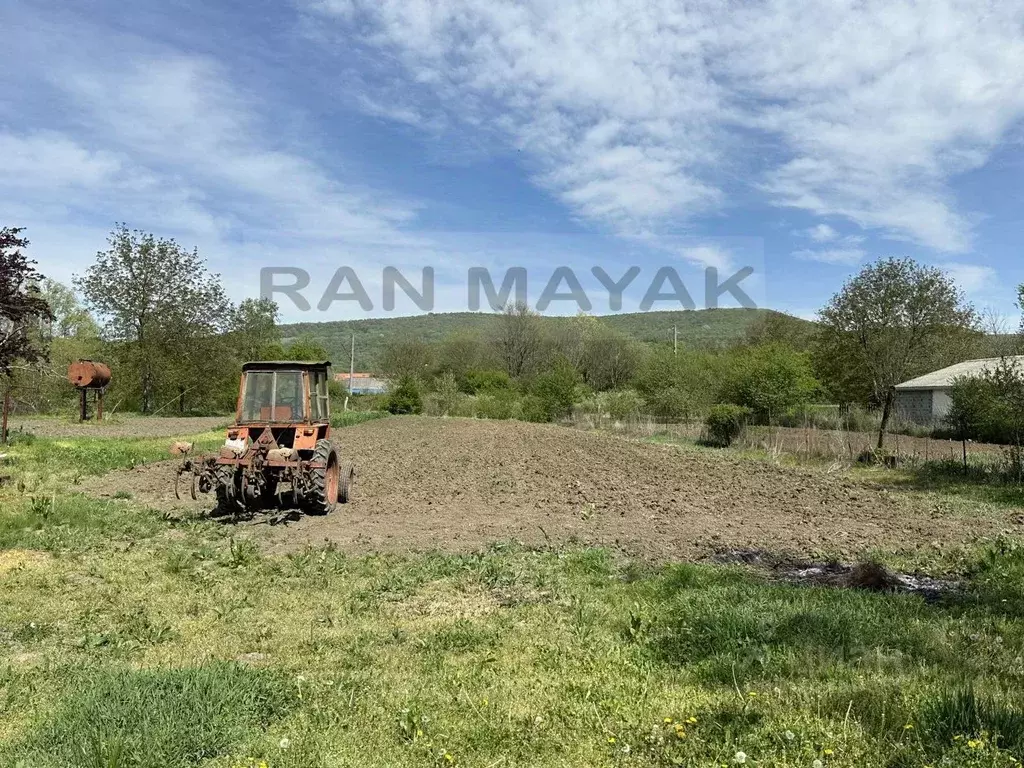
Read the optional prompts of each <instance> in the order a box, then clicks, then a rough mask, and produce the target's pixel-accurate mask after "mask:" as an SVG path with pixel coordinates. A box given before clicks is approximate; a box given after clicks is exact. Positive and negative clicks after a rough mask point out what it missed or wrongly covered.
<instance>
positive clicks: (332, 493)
mask: <svg viewBox="0 0 1024 768" xmlns="http://www.w3.org/2000/svg"><path fill="white" fill-rule="evenodd" d="M313 462H314V463H316V464H319V465H320V466H318V467H312V468H311V469H310V470H309V479H310V483H309V490H308V491H307V493H306V504H305V506H306V511H307V512H309V513H310V514H313V515H326V514H328V513H330V512H333V511H334V505H335V504H337V503H338V488H339V483H340V481H341V467H340V466H339V464H338V452H337V451H335V450H334V446H333V445H332V444H331V441H330V440H318V441H317V443H316V448H315V449H314V451H313Z"/></svg>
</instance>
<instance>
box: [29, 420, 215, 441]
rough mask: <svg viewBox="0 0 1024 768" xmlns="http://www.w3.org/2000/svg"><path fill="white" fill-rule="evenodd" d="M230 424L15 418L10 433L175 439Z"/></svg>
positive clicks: (199, 421)
mask: <svg viewBox="0 0 1024 768" xmlns="http://www.w3.org/2000/svg"><path fill="white" fill-rule="evenodd" d="M230 422H231V417H230V416H185V417H174V416H168V417H163V416H114V417H113V418H111V419H110V420H108V421H103V422H100V423H96V422H91V421H90V422H86V423H85V424H80V423H78V422H75V421H65V420H63V419H57V418H37V419H32V418H14V419H12V420H11V430H12V431H14V432H18V431H24V432H31V433H32V434H34V435H37V436H39V437H58V438H60V437H176V436H179V435H198V434H200V433H202V432H207V431H209V430H211V429H217V428H219V427H223V426H225V425H226V424H229V423H230Z"/></svg>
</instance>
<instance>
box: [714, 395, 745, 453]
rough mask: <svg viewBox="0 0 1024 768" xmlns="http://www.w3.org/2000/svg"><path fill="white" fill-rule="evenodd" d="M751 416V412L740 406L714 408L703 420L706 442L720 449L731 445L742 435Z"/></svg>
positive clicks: (726, 405)
mask: <svg viewBox="0 0 1024 768" xmlns="http://www.w3.org/2000/svg"><path fill="white" fill-rule="evenodd" d="M751 415H753V411H752V410H751V409H750V408H746V407H744V406H742V405H731V404H725V405H716V406H714V407H713V408H712V409H711V410H710V411H709V412H708V415H707V418H706V419H705V420H704V426H705V427H706V428H707V433H708V435H707V439H708V442H710V443H713V444H714V445H720V446H722V447H728V446H730V445H732V444H733V441H734V440H736V438H737V437H739V436H740V435H741V434H742V433H743V429H744V428H745V427H746V425H747V421H749V419H750V417H751Z"/></svg>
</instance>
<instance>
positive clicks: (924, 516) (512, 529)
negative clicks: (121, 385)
mask: <svg viewBox="0 0 1024 768" xmlns="http://www.w3.org/2000/svg"><path fill="white" fill-rule="evenodd" d="M337 439H338V440H339V442H340V444H341V446H342V450H343V453H344V455H346V456H347V457H348V458H349V459H351V460H352V461H354V462H355V464H356V467H357V472H358V475H357V478H356V486H355V492H354V499H353V501H352V502H351V503H350V504H348V505H347V506H344V507H339V508H338V510H337V511H336V512H335V513H334V514H332V515H330V516H328V517H302V518H299V519H298V520H295V521H291V522H287V523H281V524H278V525H273V526H272V525H270V524H269V521H268V518H266V517H263V516H261V517H258V518H257V519H255V520H253V521H249V522H245V523H240V524H239V525H240V527H241V528H243V529H244V530H247V531H248V532H250V533H254V534H257V535H258V536H260V537H261V538H264V539H265V540H266V541H265V547H266V548H268V549H270V550H272V551H290V550H295V549H300V548H302V547H305V546H306V545H313V546H318V545H322V544H324V543H325V542H333V543H334V544H335V545H337V546H338V547H340V548H341V549H343V550H346V551H352V552H365V551H407V550H429V549H443V550H447V551H466V550H473V549H477V548H479V547H481V546H485V545H487V544H489V543H491V542H494V541H502V540H510V539H515V540H519V541H523V542H526V543H529V544H544V543H551V544H563V543H579V544H593V545H601V546H609V547H613V548H617V549H620V550H622V551H624V552H626V553H628V554H630V555H633V556H639V557H643V558H649V559H654V560H676V559H694V558H700V557H704V556H708V555H711V554H713V553H715V552H720V551H723V550H729V549H732V548H746V547H758V548H765V549H768V550H772V551H776V552H784V553H789V554H793V555H797V556H812V555H815V554H819V555H820V554H822V553H828V554H844V555H847V556H853V555H856V554H858V553H862V552H864V551H865V550H869V549H874V548H878V549H884V550H889V551H898V550H903V549H909V548H916V547H921V546H927V545H929V544H931V543H933V542H943V543H955V542H961V541H969V540H971V539H973V538H975V537H977V536H980V535H987V534H994V533H997V532H999V531H1000V530H1004V529H1005V530H1012V529H1016V528H1019V527H1020V526H1019V525H1018V524H1016V523H1014V522H1013V521H1012V520H1011V519H1010V518H1011V515H1010V514H1008V513H1007V514H1005V515H1002V514H1000V513H993V512H992V511H991V508H989V509H988V511H987V512H985V513H981V514H978V515H977V516H971V517H970V518H968V517H965V515H964V512H963V506H962V505H960V506H959V507H956V506H954V502H945V501H937V500H936V499H934V498H931V497H926V496H923V495H916V494H910V493H902V492H896V491H888V490H885V489H883V488H877V487H874V486H869V485H865V484H862V483H857V482H853V481H850V480H846V479H843V478H840V477H836V476H834V475H829V474H827V473H825V472H823V471H813V470H796V469H789V468H782V467H777V466H774V465H771V464H768V463H763V462H757V461H750V460H738V459H735V458H733V457H731V456H730V455H728V454H727V453H725V452H721V453H719V452H714V451H693V450H685V449H679V448H676V447H671V446H659V445H652V444H647V443H639V442H632V441H628V440H625V439H622V438H618V437H615V436H610V435H604V434H597V433H584V432H579V431H575V430H570V429H566V428H564V427H557V426H550V425H535V424H525V423H521V422H500V421H482V420H481V421H474V420H468V419H447V420H442V419H430V418H423V417H404V418H401V417H399V418H390V419H382V420H379V421H374V422H369V423H367V424H363V425H360V426H357V427H351V428H348V429H345V430H340V431H339V432H338V433H337ZM175 467H176V462H161V463H158V464H153V465H149V466H146V467H140V468H137V469H134V470H126V471H121V472H117V473H114V474H112V475H107V476H106V477H103V478H96V479H93V480H89V481H87V482H86V483H85V484H84V486H83V487H84V490H85V491H86V492H87V493H90V494H92V495H97V496H108V497H109V496H113V495H115V494H117V493H118V492H122V494H123V493H125V492H127V493H130V494H131V495H132V498H133V499H135V500H136V501H139V502H142V503H146V504H149V505H151V506H154V507H157V508H162V509H171V510H174V509H177V510H181V511H192V512H199V511H205V510H208V509H209V508H210V506H211V503H210V501H208V498H209V497H201V498H202V499H203V501H201V502H200V503H198V504H196V503H194V502H192V501H191V500H189V501H186V502H178V501H176V500H175V499H174V493H173V482H174V470H175Z"/></svg>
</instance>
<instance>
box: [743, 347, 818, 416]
mask: <svg viewBox="0 0 1024 768" xmlns="http://www.w3.org/2000/svg"><path fill="white" fill-rule="evenodd" d="M818 389H819V384H818V382H817V381H816V380H815V378H814V374H813V373H812V370H811V363H810V358H809V357H808V356H807V355H805V354H803V353H801V352H794V351H793V350H792V349H790V348H789V347H786V346H784V345H781V344H769V345H767V346H763V347H750V348H748V349H744V350H742V351H740V352H738V353H737V354H736V355H735V358H734V359H733V360H732V361H731V366H730V370H729V372H728V375H727V383H726V386H725V390H724V393H723V394H724V397H723V399H726V400H729V401H731V402H734V403H737V404H739V405H743V406H746V407H748V408H750V409H751V410H752V411H753V412H754V414H756V416H757V418H758V419H759V420H762V421H771V420H772V419H773V418H778V417H779V416H781V415H782V414H784V413H785V412H786V411H787V410H789V409H791V408H795V407H797V406H801V405H805V404H806V403H808V402H809V401H810V399H811V397H812V396H813V395H814V393H815V392H816V391H817V390H818Z"/></svg>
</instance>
